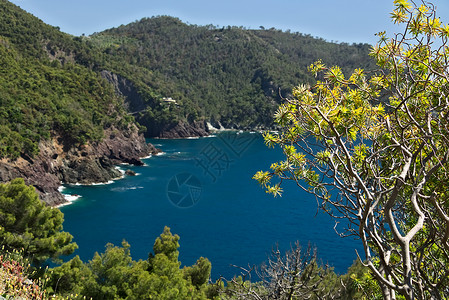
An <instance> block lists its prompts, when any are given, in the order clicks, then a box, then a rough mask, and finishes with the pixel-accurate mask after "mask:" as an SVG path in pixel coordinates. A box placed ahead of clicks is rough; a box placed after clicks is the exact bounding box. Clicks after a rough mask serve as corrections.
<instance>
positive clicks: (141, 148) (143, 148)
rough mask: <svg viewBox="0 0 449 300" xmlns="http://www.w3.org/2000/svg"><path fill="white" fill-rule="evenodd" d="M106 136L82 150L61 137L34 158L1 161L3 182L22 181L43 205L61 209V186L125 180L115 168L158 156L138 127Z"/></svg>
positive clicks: (46, 143)
mask: <svg viewBox="0 0 449 300" xmlns="http://www.w3.org/2000/svg"><path fill="white" fill-rule="evenodd" d="M104 134H105V137H104V138H103V139H102V140H101V141H100V142H92V143H89V144H87V145H81V146H79V147H75V146H71V145H67V142H66V141H64V139H63V138H62V137H58V136H55V137H53V138H52V139H50V140H46V141H42V142H40V144H39V150H40V152H39V155H38V156H37V157H35V158H29V157H26V158H23V157H21V158H19V159H17V160H15V161H10V160H7V159H2V160H0V181H1V182H8V181H10V180H12V179H14V178H17V177H22V178H24V179H25V182H26V183H27V184H29V185H33V186H34V187H35V188H36V190H37V191H38V193H39V196H40V198H41V200H42V201H44V202H45V203H47V204H48V205H50V206H58V205H61V204H64V203H66V202H67V200H66V199H65V198H64V196H63V195H62V194H61V192H60V191H59V190H58V188H59V187H60V186H61V184H64V183H68V184H75V183H78V184H92V183H101V182H108V181H110V180H113V179H117V178H119V177H121V176H122V174H121V173H120V171H119V170H117V169H116V168H115V165H118V164H121V163H127V164H132V165H138V166H139V165H143V162H142V161H141V160H140V158H142V157H147V156H148V155H151V154H156V153H158V150H157V149H156V148H155V147H154V146H153V145H151V144H147V143H146V142H145V138H144V137H143V135H142V134H139V133H138V129H137V127H136V126H135V125H132V126H130V127H129V128H128V129H127V130H118V129H116V128H108V129H106V130H105V133H104Z"/></svg>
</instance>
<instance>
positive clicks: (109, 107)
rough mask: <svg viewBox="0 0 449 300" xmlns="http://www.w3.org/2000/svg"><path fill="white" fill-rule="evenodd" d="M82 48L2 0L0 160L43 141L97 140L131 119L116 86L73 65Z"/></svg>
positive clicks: (31, 153) (28, 153) (31, 151)
mask: <svg viewBox="0 0 449 300" xmlns="http://www.w3.org/2000/svg"><path fill="white" fill-rule="evenodd" d="M83 49H86V46H85V45H84V43H82V42H81V41H77V40H76V39H74V38H72V37H70V36H69V35H66V34H64V33H61V32H59V31H58V30H57V29H55V28H53V27H51V26H48V25H46V24H44V23H43V22H42V21H40V20H38V19H37V18H35V17H33V16H31V15H29V14H27V13H25V12H23V11H22V10H20V9H19V8H17V7H16V6H14V5H12V4H11V3H9V2H7V1H4V0H2V1H1V2H0V78H1V80H0V106H1V111H0V158H2V157H10V158H13V159H14V158H17V157H19V156H20V155H25V156H30V157H32V156H34V155H36V154H37V153H38V147H37V144H38V142H39V141H40V140H41V139H48V138H50V137H51V136H55V135H59V136H62V137H63V138H64V139H66V140H67V141H68V142H69V143H70V144H73V143H81V144H83V143H85V142H87V141H93V140H99V139H101V138H102V136H103V129H104V128H106V127H109V126H111V125H115V126H116V127H119V128H123V127H125V126H126V125H127V124H128V123H129V122H130V121H131V120H132V118H131V117H129V116H128V115H127V114H126V113H125V111H124V109H123V108H122V104H121V102H120V100H119V99H118V98H117V96H116V95H115V93H114V89H113V88H112V87H111V86H110V85H109V84H108V83H107V82H106V81H105V80H103V79H102V78H101V77H100V76H99V74H97V73H96V72H94V71H92V70H91V69H90V68H88V67H86V66H83V65H81V64H77V63H76V60H78V58H77V56H76V55H75V53H79V54H77V55H78V56H80V57H81V55H82V53H84V52H83V51H82V50H83Z"/></svg>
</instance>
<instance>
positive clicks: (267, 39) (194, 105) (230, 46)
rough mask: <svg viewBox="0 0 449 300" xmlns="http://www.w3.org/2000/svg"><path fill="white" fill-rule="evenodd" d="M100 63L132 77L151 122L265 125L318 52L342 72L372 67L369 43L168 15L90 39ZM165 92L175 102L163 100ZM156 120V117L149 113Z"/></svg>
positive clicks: (305, 78)
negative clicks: (194, 22) (188, 20)
mask: <svg viewBox="0 0 449 300" xmlns="http://www.w3.org/2000/svg"><path fill="white" fill-rule="evenodd" d="M88 41H89V43H93V44H94V45H95V46H96V47H97V48H98V49H99V50H100V51H101V53H102V56H101V59H102V61H101V64H102V65H103V66H104V67H105V68H107V69H109V70H111V71H113V72H116V73H118V74H121V75H122V76H124V77H125V78H127V79H129V80H131V81H132V82H134V83H136V86H137V87H138V88H139V91H140V93H141V95H142V97H143V98H144V100H145V102H146V103H147V104H148V105H149V107H151V109H148V111H147V112H146V114H145V115H141V116H140V118H139V120H140V121H142V122H143V123H144V124H145V125H146V126H147V127H148V128H149V129H151V126H152V125H156V126H158V124H157V123H158V118H160V121H161V122H167V121H169V120H179V119H183V120H187V121H190V122H192V121H194V120H203V119H206V120H210V121H212V122H214V121H220V122H221V123H222V124H224V125H225V126H238V127H255V126H257V125H270V124H271V122H272V119H271V115H272V113H273V110H274V108H275V107H276V106H277V103H278V101H279V100H280V97H281V96H283V97H285V96H288V95H289V93H290V91H291V89H292V88H293V87H294V86H295V85H297V84H298V83H300V82H313V81H314V79H313V78H312V77H311V76H310V74H309V73H308V72H307V66H309V65H310V64H311V63H313V62H314V61H315V60H317V59H320V58H322V59H323V60H324V62H325V63H327V64H329V65H334V64H338V65H340V66H342V67H343V69H344V71H346V72H347V73H349V71H351V70H353V69H355V68H358V67H363V68H367V69H372V68H374V63H373V62H372V61H371V60H370V58H369V57H368V52H369V48H370V46H369V45H366V44H358V45H347V44H334V43H328V42H326V41H324V40H322V39H316V38H313V37H311V36H309V35H302V34H300V33H290V32H282V31H279V30H275V29H270V30H247V29H244V28H241V27H226V28H216V27H214V26H196V25H186V24H184V23H182V22H181V21H180V20H179V19H176V18H173V17H167V16H162V17H153V18H144V19H142V20H140V21H138V22H134V23H131V24H129V25H126V26H120V27H118V28H113V29H110V30H106V31H104V32H102V33H98V34H94V35H93V36H91V37H89V38H88ZM163 97H171V98H173V99H175V100H177V103H178V104H179V106H176V107H169V108H167V107H166V106H164V105H161V99H162V98H163ZM155 119H156V120H155Z"/></svg>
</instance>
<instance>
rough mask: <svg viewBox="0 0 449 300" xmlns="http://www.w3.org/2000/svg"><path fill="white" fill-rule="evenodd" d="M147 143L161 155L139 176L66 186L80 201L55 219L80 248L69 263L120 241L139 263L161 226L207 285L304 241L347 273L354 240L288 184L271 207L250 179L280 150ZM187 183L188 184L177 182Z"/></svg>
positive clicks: (232, 138) (250, 137) (223, 140)
mask: <svg viewBox="0 0 449 300" xmlns="http://www.w3.org/2000/svg"><path fill="white" fill-rule="evenodd" d="M151 142H153V143H155V144H158V148H160V149H162V150H163V151H164V154H162V155H159V156H153V157H151V158H149V159H145V163H146V166H144V167H135V166H121V167H122V169H130V170H133V171H135V172H136V173H138V174H140V175H139V176H125V177H124V178H123V179H121V180H117V181H114V182H113V183H111V184H108V185H97V186H67V187H66V190H65V192H66V193H69V194H78V195H81V196H82V197H81V198H80V199H78V200H77V201H76V202H74V203H73V204H72V205H69V206H65V207H62V208H61V210H62V211H63V212H64V214H65V222H64V229H65V230H66V231H68V232H70V233H71V234H72V235H74V239H75V241H76V242H77V243H78V245H79V249H78V250H77V251H76V253H75V254H78V255H80V257H81V258H82V259H83V260H84V261H88V260H89V259H92V256H93V254H94V253H95V252H100V253H101V252H103V251H104V249H105V245H106V244H107V243H113V244H115V245H120V243H121V242H122V240H126V241H128V242H129V243H130V244H131V253H132V256H133V258H134V259H136V260H137V259H146V258H147V257H148V253H149V252H151V251H152V247H153V244H154V240H155V239H156V238H157V237H158V236H159V235H160V234H161V232H162V230H163V228H164V226H169V227H170V228H171V231H172V233H176V234H178V235H179V236H180V237H181V239H180V245H181V246H180V249H179V250H180V260H181V262H182V264H183V265H192V264H194V263H195V262H196V260H197V259H198V258H199V257H201V256H203V257H207V258H208V259H209V260H210V261H211V262H212V278H213V279H217V278H218V277H219V276H225V277H226V278H231V277H232V276H233V275H234V274H238V273H239V270H238V269H237V268H235V267H232V265H236V266H242V267H247V266H248V265H259V264H261V263H262V262H264V261H266V259H267V256H268V254H269V252H270V251H271V249H272V247H273V246H275V244H276V243H278V244H279V247H280V248H281V249H287V248H289V247H290V245H292V244H294V243H295V241H297V240H299V241H300V243H301V244H302V245H303V246H304V247H307V244H308V243H309V242H310V243H312V244H313V245H316V247H317V248H318V255H319V258H320V259H322V260H323V262H324V263H329V264H330V265H332V266H333V267H335V270H336V271H337V272H339V273H344V272H346V270H347V268H348V267H349V266H350V265H351V264H352V262H353V260H354V259H355V258H356V255H355V249H358V251H359V252H360V251H361V249H360V247H359V248H358V245H360V243H359V242H358V241H355V240H353V239H351V238H345V239H342V238H340V237H339V236H338V235H337V234H336V233H335V231H334V225H335V223H334V221H333V220H332V219H331V218H330V217H329V216H327V215H326V214H324V213H323V212H319V213H318V214H317V205H316V201H315V199H314V197H313V196H311V195H310V194H307V193H305V192H303V191H301V190H300V189H299V188H298V187H296V186H295V185H294V184H293V183H287V184H286V185H285V186H284V194H283V196H282V197H278V198H273V197H272V196H271V195H268V194H266V193H265V192H264V191H263V190H262V189H261V188H260V187H259V186H258V184H257V183H256V182H255V181H254V180H252V179H251V177H252V176H253V175H254V173H255V172H257V171H258V170H268V168H269V166H270V164H271V163H272V162H274V161H276V160H279V159H281V158H282V153H281V152H280V151H279V150H274V149H269V148H267V147H265V145H264V144H263V140H262V137H261V136H260V135H258V134H249V133H243V134H240V135H238V134H236V133H233V135H232V134H231V135H229V136H226V135H224V136H218V137H215V138H201V139H179V140H151ZM159 145H160V146H159ZM183 174H184V175H183ZM186 174H187V175H189V176H191V177H189V178H191V179H192V180H183V178H184V179H186V178H187V177H186ZM193 178H194V179H195V180H196V181H195V180H193ZM173 180H177V182H178V183H177V184H178V185H176V184H174V183H173V182H174V181H173ZM176 187H177V188H178V189H176ZM173 191H174V192H173ZM176 192H177V193H179V194H180V195H181V196H182V195H185V196H186V197H185V199H188V200H189V199H190V200H195V199H196V200H195V201H192V202H193V204H192V205H177V204H176V203H177V202H176V201H174V200H173V197H171V196H170V195H173V193H176ZM189 197H190V198H189ZM176 199H180V198H176ZM184 203H185V202H184Z"/></svg>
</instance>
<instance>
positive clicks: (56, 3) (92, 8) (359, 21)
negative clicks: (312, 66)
mask: <svg viewBox="0 0 449 300" xmlns="http://www.w3.org/2000/svg"><path fill="white" fill-rule="evenodd" d="M419 1H420V0H417V2H419ZM11 2H13V3H14V4H16V5H18V6H20V7H21V8H22V9H24V10H26V11H28V12H30V13H32V14H33V15H35V16H36V17H38V18H40V19H41V20H43V21H44V22H45V23H48V24H50V25H53V26H58V27H60V28H61V31H63V32H66V33H69V34H72V35H77V36H79V35H81V34H86V35H90V34H92V33H94V32H100V31H103V30H105V29H108V28H112V27H118V26H120V25H122V24H128V23H131V22H133V21H136V20H140V19H141V18H143V17H152V16H157V15H169V16H173V17H177V18H179V19H181V20H182V21H183V22H185V23H188V24H197V25H208V24H212V25H217V26H219V27H221V26H228V25H231V26H244V27H246V28H249V29H258V28H259V27H260V26H263V27H265V28H271V27H274V28H276V29H281V30H284V31H285V30H288V29H290V30H291V31H292V32H301V33H304V34H311V35H312V36H316V37H321V38H324V39H326V40H327V41H336V42H347V43H370V44H375V43H376V42H377V37H376V36H375V33H377V32H379V31H383V30H386V31H387V32H388V33H390V34H392V33H394V32H397V31H399V28H398V27H397V26H396V25H394V24H393V23H392V22H391V21H390V18H389V13H390V12H391V11H392V9H393V0H318V1H314V0H276V1H274V0H258V1H255V0H221V1H214V0H188V1H187V0H158V1H156V0H78V1H73V0H71V1H68V0H11ZM432 2H433V3H434V4H435V5H436V6H437V15H438V16H439V17H441V18H442V21H443V22H445V23H449V1H447V0H434V1H432Z"/></svg>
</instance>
